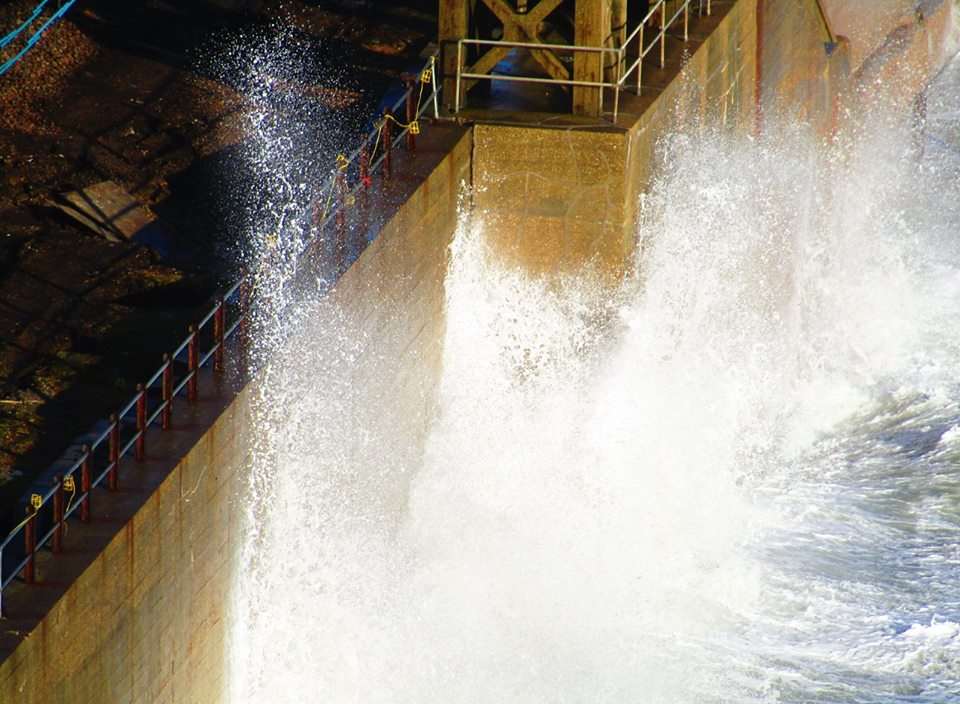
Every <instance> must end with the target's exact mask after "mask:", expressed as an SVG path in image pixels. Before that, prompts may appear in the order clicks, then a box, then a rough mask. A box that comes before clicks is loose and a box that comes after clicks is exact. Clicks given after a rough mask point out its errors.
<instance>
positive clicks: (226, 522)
mask: <svg viewBox="0 0 960 704" xmlns="http://www.w3.org/2000/svg"><path fill="white" fill-rule="evenodd" d="M721 4H722V3H719V2H718V3H717V5H718V6H720V5H721ZM931 21H932V20H931ZM834 39H836V38H835V37H834ZM849 69H850V67H849V54H848V52H847V50H846V49H845V48H844V45H843V42H842V41H840V40H836V41H832V40H831V32H830V31H829V29H828V27H827V25H826V24H825V22H824V16H823V14H822V13H820V12H819V8H818V5H817V2H816V0H759V1H758V0H738V1H737V2H735V3H732V4H726V5H725V7H724V10H723V14H722V15H718V18H717V19H715V20H714V24H712V25H710V32H709V34H708V35H706V34H705V35H704V36H702V37H700V39H699V40H698V44H697V47H696V49H695V51H693V52H692V53H691V54H690V55H689V56H687V57H685V63H684V66H683V70H682V72H681V73H680V77H679V78H678V79H675V80H671V81H669V82H666V83H664V85H662V86H661V88H660V90H659V92H658V93H657V94H656V96H655V97H650V96H646V97H643V98H642V99H636V101H634V102H632V103H631V102H629V101H628V102H626V103H625V104H624V105H623V111H624V116H623V118H622V119H621V120H620V121H619V122H618V124H617V125H606V126H598V125H593V126H586V127H584V126H575V125H571V126H568V127H565V128H559V127H554V126H545V125H539V126H536V125H524V126H520V125H516V124H513V125H508V124H493V123H488V124H478V125H475V126H473V127H457V126H455V125H448V126H435V127H434V128H432V129H431V130H430V133H433V134H434V135H436V136H435V137H431V136H429V133H427V134H425V135H424V136H423V139H422V140H421V147H420V152H419V154H418V156H417V161H416V163H415V164H414V165H413V166H412V168H411V170H410V171H407V172H405V171H404V169H403V168H402V167H400V166H397V167H395V168H396V172H397V173H398V174H402V173H412V174H415V177H416V178H415V179H413V177H408V180H407V182H403V181H402V179H400V178H398V179H396V180H395V183H396V185H395V186H393V187H392V188H393V191H392V194H387V197H386V200H384V201H383V202H382V203H381V204H380V205H382V206H383V207H385V208H386V209H387V210H388V212H392V213H393V215H392V216H391V217H389V219H388V220H387V221H386V223H385V224H384V226H383V228H382V230H381V232H380V234H379V236H378V237H377V239H376V240H374V241H373V243H371V244H370V245H369V247H368V248H367V249H366V250H365V251H364V252H363V254H362V255H361V256H360V258H359V259H358V260H357V261H356V262H355V263H354V264H353V265H352V266H351V268H350V269H349V270H348V271H347V272H346V274H345V275H344V276H343V278H342V279H341V281H340V282H339V284H338V285H337V287H336V288H335V289H334V291H333V292H332V293H331V294H330V297H331V298H330V300H331V302H332V303H333V304H334V305H337V306H339V307H340V308H342V309H343V311H344V312H345V314H346V320H347V321H348V322H349V324H350V326H352V328H354V329H356V330H357V331H358V333H360V334H362V335H363V336H365V338H366V340H367V344H366V345H365V346H364V355H366V356H365V357H364V358H363V359H359V360H357V363H356V365H355V366H354V367H353V368H352V369H351V370H350V371H349V372H348V373H350V374H351V375H352V377H351V381H352V383H354V384H357V385H363V384H365V383H369V382H368V378H369V377H368V372H370V370H372V369H377V370H378V373H377V374H376V377H377V378H378V379H379V380H383V379H388V380H389V381H388V382H387V383H385V384H383V385H382V386H380V387H378V388H376V389H371V390H370V398H372V399H375V400H376V402H377V403H381V404H383V406H382V408H383V412H384V414H385V415H387V414H388V415H389V416H390V417H391V418H392V419H395V422H397V423H400V424H401V428H402V432H403V433H405V434H406V435H407V436H408V437H410V438H413V441H412V442H410V443H408V445H409V447H412V448H413V451H416V448H417V447H418V446H420V444H421V442H422V440H423V438H424V437H425V436H426V433H427V431H428V422H429V420H430V418H431V415H432V412H433V408H434V404H435V402H436V392H437V381H438V379H439V376H440V372H441V357H442V351H443V350H442V344H443V343H442V340H443V336H444V277H445V274H446V270H447V262H448V256H449V244H450V242H451V238H452V236H453V233H454V232H455V229H456V225H457V217H458V203H459V199H460V196H461V187H462V185H464V184H466V185H471V184H472V186H473V188H472V191H471V192H472V203H473V207H474V208H475V210H476V211H477V212H479V213H480V214H481V216H483V217H484V218H485V219H487V220H488V235H489V236H490V237H491V238H492V240H493V241H494V242H495V243H496V246H497V248H498V249H499V251H501V252H503V253H504V256H505V257H506V258H508V259H509V260H510V261H513V262H516V263H518V264H519V265H522V266H525V267H527V268H528V269H530V270H531V271H533V272H538V273H542V272H554V271H568V272H569V271H575V270H576V271H582V270H583V266H584V264H585V263H593V264H595V265H597V267H598V268H599V270H600V271H602V272H604V273H605V274H606V275H608V276H610V277H611V278H614V279H615V278H617V277H619V276H620V275H622V273H623V272H624V271H625V269H626V268H627V267H628V265H629V261H630V258H631V256H632V253H633V250H634V247H635V238H636V222H637V203H638V197H639V195H640V194H641V193H642V192H643V191H644V190H645V189H646V188H647V187H648V185H649V183H650V180H651V178H652V177H653V176H654V175H655V173H656V170H657V168H658V163H657V158H658V156H657V155H658V150H657V144H658V142H659V141H660V139H661V138H662V137H663V136H664V134H666V133H667V131H669V130H671V129H674V128H675V127H676V126H677V125H678V124H685V123H686V124H695V123H696V122H697V120H699V119H700V118H705V119H707V120H708V121H709V122H711V123H716V122H718V121H719V122H721V123H722V124H724V125H726V126H728V127H730V128H733V129H742V130H749V131H753V130H757V129H762V127H763V116H764V115H768V114H770V113H772V112H774V111H779V110H786V111H788V112H792V113H794V114H798V115H800V116H802V117H804V118H806V119H809V120H810V121H811V122H812V123H814V124H815V125H816V126H817V128H818V129H819V130H822V131H824V132H827V131H829V129H831V125H832V124H833V120H834V119H835V117H836V106H837V95H838V94H839V92H840V91H841V89H842V88H843V86H844V84H845V81H846V77H847V73H848V71H849ZM678 70H679V68H678ZM391 198H393V200H390V199H391ZM257 392H258V387H257V380H254V381H253V382H251V383H250V384H248V385H247V387H246V388H244V389H242V390H241V391H240V392H239V393H238V394H237V395H236V396H235V398H233V400H232V401H231V402H230V403H229V405H228V406H227V407H226V410H225V411H224V412H223V413H222V414H220V415H219V417H218V418H217V419H216V421H215V422H213V423H212V425H210V426H209V428H208V429H207V430H206V432H205V433H204V434H203V436H202V438H201V439H200V441H199V442H198V443H196V444H195V445H194V446H193V447H192V449H190V450H189V452H186V453H185V454H183V455H182V457H183V458H182V460H180V462H179V463H178V464H177V465H176V467H174V468H173V470H172V471H171V472H169V473H164V474H163V476H162V477H160V478H159V479H158V481H157V485H156V487H155V489H151V492H152V493H150V494H149V496H148V497H147V498H146V500H145V501H144V502H143V504H142V506H140V507H139V508H138V510H136V512H135V514H132V518H131V519H129V520H127V521H125V523H124V524H122V525H120V526H115V527H114V528H110V530H115V534H111V536H112V537H109V539H108V540H105V542H104V544H105V547H104V549H103V550H102V551H101V552H100V553H99V554H98V555H96V556H88V557H89V558H90V559H89V560H88V563H86V564H87V566H86V567H85V569H84V570H83V571H82V573H80V574H79V576H78V577H76V578H75V579H73V580H72V581H70V582H63V583H56V581H55V580H49V579H48V580H47V581H46V582H44V574H45V572H44V566H43V565H41V585H37V586H34V587H27V586H24V585H20V586H18V587H16V589H17V590H18V594H17V595H15V596H17V597H18V599H19V602H18V599H12V600H11V603H14V604H16V603H21V604H22V603H28V602H29V600H30V598H31V596H30V594H33V595H36V594H40V592H38V591H34V592H32V593H30V592H27V591H26V590H29V589H33V590H40V589H46V590H48V591H46V592H43V593H44V594H47V593H53V592H54V591H56V590H59V592H57V593H58V594H59V596H57V597H56V598H55V599H52V600H51V602H50V603H51V605H50V607H49V609H48V610H46V611H45V612H44V613H42V614H40V615H39V616H38V617H37V619H36V623H35V624H34V625H31V626H30V627H29V628H27V627H26V626H24V630H25V633H26V634H25V635H24V634H19V633H18V634H17V636H16V637H17V638H19V639H20V640H19V641H18V645H16V647H15V648H13V649H12V650H11V652H10V653H9V654H8V655H7V656H6V657H5V659H4V660H3V661H2V663H0V702H2V703H6V702H18V703H22V704H49V703H51V702H62V703H64V704H94V703H96V704H103V703H113V702H145V703H146V702H151V703H153V702H198V703H200V704H210V703H212V702H218V701H224V700H225V680H226V678H227V648H228V642H227V639H228V624H227V611H226V609H227V604H228V602H229V595H230V589H231V581H232V578H233V575H234V574H236V571H237V570H238V569H242V568H243V566H242V565H238V564H236V555H237V553H238V550H237V548H238V545H239V541H240V540H241V535H240V532H241V523H240V520H241V519H240V516H241V511H240V506H239V505H238V496H239V495H240V491H239V487H241V486H243V485H244V483H245V481H246V477H245V474H246V470H247V462H248V459H247V453H248V449H249V448H248V438H249V437H250V436H251V435H252V434H253V433H255V432H256V431H257V429H256V428H255V427H253V426H252V422H251V419H252V417H253V416H252V400H253V398H254V395H255V394H256V393H257ZM204 427H206V426H204ZM399 490H400V488H399V487H398V491H399ZM106 529H107V528H104V530H106ZM67 547H68V550H67V552H68V553H69V552H70V550H75V551H82V549H83V548H82V546H81V545H80V544H79V543H78V542H76V541H75V542H72V543H71V542H69V541H68V545H67ZM58 559H67V557H64V558H58ZM46 574H52V572H47V573H46ZM10 608H11V609H13V607H10ZM7 623H8V627H9V623H10V621H8V622H7Z"/></svg>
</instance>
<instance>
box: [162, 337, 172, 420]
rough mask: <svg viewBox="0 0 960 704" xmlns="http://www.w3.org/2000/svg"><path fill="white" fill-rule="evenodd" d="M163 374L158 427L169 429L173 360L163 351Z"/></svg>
mask: <svg viewBox="0 0 960 704" xmlns="http://www.w3.org/2000/svg"><path fill="white" fill-rule="evenodd" d="M163 364H164V367H163V374H161V375H160V397H161V398H162V400H163V403H164V406H163V411H162V412H161V413H160V428H161V429H162V430H170V416H171V415H172V413H173V360H172V359H170V354H169V353H168V352H164V353H163Z"/></svg>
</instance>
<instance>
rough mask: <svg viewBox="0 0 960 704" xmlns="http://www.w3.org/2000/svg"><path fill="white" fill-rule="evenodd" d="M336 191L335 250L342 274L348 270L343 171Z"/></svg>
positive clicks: (345, 198)
mask: <svg viewBox="0 0 960 704" xmlns="http://www.w3.org/2000/svg"><path fill="white" fill-rule="evenodd" d="M334 191H335V193H336V197H337V206H338V207H337V212H336V214H335V215H334V216H333V223H334V237H335V241H334V244H333V248H334V256H335V257H336V261H337V272H338V273H341V274H342V273H343V272H344V271H345V270H346V268H347V177H346V175H345V174H344V173H343V172H342V171H338V172H337V177H336V181H334Z"/></svg>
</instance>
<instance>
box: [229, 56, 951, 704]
mask: <svg viewBox="0 0 960 704" xmlns="http://www.w3.org/2000/svg"><path fill="white" fill-rule="evenodd" d="M958 111H960V64H958V63H956V62H955V64H954V65H953V66H952V67H951V68H950V69H949V70H948V71H947V72H945V73H944V75H943V76H942V77H941V78H940V80H939V82H938V85H937V87H936V88H935V89H934V90H933V91H932V93H931V98H930V101H929V118H928V123H929V124H928V135H927V138H926V139H925V141H924V149H923V153H922V155H921V154H920V150H919V149H918V140H917V139H916V138H915V137H913V136H912V135H911V134H910V131H909V127H908V125H909V122H910V120H909V118H908V116H887V117H881V116H879V113H882V112H883V111H882V110H878V111H876V112H877V113H878V114H877V115H872V116H871V118H870V119H869V120H867V121H866V124H862V125H860V126H859V127H858V128H851V134H847V135H843V136H842V137H841V138H840V139H839V140H838V142H837V144H836V145H834V147H833V148H824V147H823V146H822V145H821V144H820V142H819V141H818V140H817V139H815V138H813V137H812V136H810V135H808V134H806V133H805V132H804V131H803V130H801V129H791V130H786V129H784V130H782V131H780V132H779V133H776V134H773V133H771V134H769V135H768V136H766V137H765V138H764V139H762V140H756V139H751V138H750V137H747V136H744V135H733V134H718V133H711V132H710V130H689V131H680V132H678V133H677V134H675V135H673V136H672V137H671V138H670V140H668V143H666V144H664V145H663V151H662V158H663V162H664V167H663V169H662V170H661V175H660V177H659V179H658V180H657V182H656V183H655V184H654V185H653V187H652V188H651V190H650V192H649V193H648V194H646V196H645V197H644V200H643V216H642V222H641V226H640V229H639V238H640V243H641V247H640V248H639V249H640V254H639V255H638V257H637V262H636V269H637V275H636V276H635V277H632V278H631V281H630V283H629V284H626V285H625V286H624V287H623V289H622V290H621V291H618V292H617V293H616V294H615V295H611V294H610V292H609V291H606V292H603V291H602V290H600V289H596V288H594V287H592V286H590V285H589V284H588V283H587V281H586V279H583V280H580V279H577V278H571V279H569V280H560V281H558V280H557V279H553V280H551V281H550V282H549V283H547V282H544V281H540V280H537V279H534V278H532V277H529V276H526V275H525V274H524V273H523V272H522V271H518V270H516V269H513V268H510V267H505V266H504V265H503V264H502V263H501V262H500V260H499V259H498V257H497V254H496V253H495V252H492V251H490V249H489V248H488V244H487V241H486V239H485V237H484V232H485V230H486V228H489V227H494V226H495V219H493V218H490V217H485V216H484V214H482V213H475V214H472V215H464V218H463V222H462V224H461V227H460V230H459V232H458V233H457V235H456V238H455V241H454V245H453V251H452V255H451V264H450V271H449V273H448V275H447V280H446V282H445V286H446V334H445V339H444V347H443V349H444V351H443V371H442V379H441V387H440V395H439V403H438V408H437V410H436V412H435V413H433V414H432V415H431V416H430V417H429V418H426V419H424V422H425V423H427V424H428V432H427V440H426V450H425V451H424V452H422V453H421V452H420V451H419V450H418V449H417V448H415V447H413V443H412V442H411V441H410V440H408V439H406V438H404V437H398V433H399V430H398V428H400V427H403V428H408V427H409V426H410V423H409V422H407V421H408V420H409V419H403V421H404V422H402V423H401V422H399V420H398V419H396V418H392V417H390V415H389V413H388V412H387V410H388V409H390V408H391V394H395V393H399V391H398V390H397V388H396V386H395V384H393V383H392V382H391V375H392V374H393V373H394V372H395V371H396V367H395V364H394V362H393V361H392V360H391V359H390V358H389V356H387V355H384V357H383V358H377V355H376V354H375V352H376V350H375V349H374V348H372V346H373V345H375V344H376V341H375V340H370V339H366V338H364V337H363V335H362V334H360V333H358V332H356V330H358V329H361V327H359V326H357V327H355V326H354V324H353V321H352V320H351V318H350V315H349V314H348V313H346V312H344V311H340V310H337V309H336V308H335V307H333V306H331V305H330V304H328V303H325V302H324V301H323V300H322V299H320V300H317V301H314V302H312V303H303V304H302V305H301V306H299V307H297V308H296V309H294V310H296V311H297V312H295V313H290V314H289V317H287V318H284V319H283V320H282V321H279V322H278V323H277V326H276V328H275V330H274V336H275V340H274V343H273V349H275V355H274V358H273V359H272V360H271V361H270V362H268V363H267V364H266V366H265V368H264V370H263V372H262V374H263V375H264V376H265V378H267V379H268V381H269V383H268V384H264V388H265V389H269V391H264V393H263V395H262V397H261V400H260V401H259V403H258V408H257V417H258V427H257V436H256V438H255V441H254V450H253V454H252V460H251V461H252V465H253V482H252V488H251V491H252V496H251V506H252V508H251V510H250V516H249V524H250V525H249V531H250V539H249V542H248V544H247V545H246V547H245V549H244V554H243V555H242V559H241V565H242V569H241V571H240V573H239V574H238V577H237V585H236V589H235V594H234V608H233V611H232V618H233V623H232V626H231V628H232V632H233V639H232V646H231V653H230V668H231V672H230V678H231V683H230V687H231V701H237V702H241V701H249V702H274V703H276V704H285V703H286V702H321V701H322V702H326V701H329V702H666V703H670V704H678V703H682V702H797V703H800V702H864V703H866V702H870V703H876V702H950V701H960V363H958V362H960V152H958V148H957V146H956V145H957V144H958V143H960V135H958V134H957V133H956V125H957V122H958V117H957V115H958V114H960V113H958ZM901 118H902V119H901ZM951 130H953V134H950V132H951ZM383 305H384V310H385V311H386V312H384V313H383V314H384V315H386V316H389V315H390V314H391V313H390V312H389V306H390V302H389V301H384V304H383ZM276 340H279V342H277V341H276ZM371 359H372V360H373V361H369V360H371ZM361 360H366V361H363V362H361ZM371 382H374V383H371Z"/></svg>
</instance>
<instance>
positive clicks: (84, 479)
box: [80, 445, 90, 523]
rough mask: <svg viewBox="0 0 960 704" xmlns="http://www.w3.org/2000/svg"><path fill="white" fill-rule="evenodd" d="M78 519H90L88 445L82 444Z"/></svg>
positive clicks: (83, 520) (84, 520)
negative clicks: (81, 497)
mask: <svg viewBox="0 0 960 704" xmlns="http://www.w3.org/2000/svg"><path fill="white" fill-rule="evenodd" d="M80 493H81V494H82V495H83V499H81V500H80V521H81V522H83V523H86V522H88V521H89V520H90V446H89V445H84V446H83V462H81V463H80Z"/></svg>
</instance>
